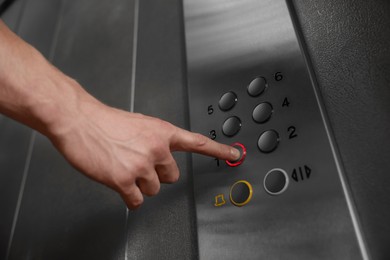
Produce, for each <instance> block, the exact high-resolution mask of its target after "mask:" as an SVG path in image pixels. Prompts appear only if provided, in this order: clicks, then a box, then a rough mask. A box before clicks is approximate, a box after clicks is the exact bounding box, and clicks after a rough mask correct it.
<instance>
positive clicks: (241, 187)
mask: <svg viewBox="0 0 390 260" xmlns="http://www.w3.org/2000/svg"><path fill="white" fill-rule="evenodd" d="M252 193H253V190H252V185H251V184H250V183H249V182H247V181H244V180H240V181H237V182H236V183H234V184H233V185H232V187H231V188H230V202H231V203H233V205H235V206H237V207H242V206H244V205H246V204H248V203H249V201H250V200H251V198H252Z"/></svg>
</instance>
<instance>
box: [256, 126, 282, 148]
mask: <svg viewBox="0 0 390 260" xmlns="http://www.w3.org/2000/svg"><path fill="white" fill-rule="evenodd" d="M278 144H279V135H278V133H277V132H276V131H275V130H267V131H265V132H264V133H262V134H261V135H260V137H259V140H257V147H258V148H259V149H260V151H262V152H263V153H270V152H272V151H273V150H275V149H276V147H278Z"/></svg>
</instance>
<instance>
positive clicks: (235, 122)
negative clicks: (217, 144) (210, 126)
mask: <svg viewBox="0 0 390 260" xmlns="http://www.w3.org/2000/svg"><path fill="white" fill-rule="evenodd" d="M240 129H241V120H240V119H239V118H238V117H236V116H231V117H229V118H228V119H226V120H225V122H223V125H222V133H223V134H224V135H226V136H228V137H231V136H234V135H235V134H237V133H238V131H240Z"/></svg>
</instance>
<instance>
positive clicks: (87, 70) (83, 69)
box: [10, 0, 134, 259]
mask: <svg viewBox="0 0 390 260" xmlns="http://www.w3.org/2000/svg"><path fill="white" fill-rule="evenodd" d="M32 2H33V1H32ZM48 2H50V1H48ZM62 4H63V6H62V7H61V6H60V5H58V8H59V9H60V10H61V14H59V15H57V16H55V15H53V13H52V11H48V12H47V13H46V12H44V11H40V12H39V13H40V14H41V16H47V17H54V18H55V19H56V21H55V23H56V25H55V26H54V27H53V26H52V24H51V23H50V25H49V26H51V27H50V28H56V29H55V35H54V36H52V37H47V38H48V39H50V40H51V42H50V44H49V45H48V46H50V48H51V49H52V52H51V53H52V55H50V54H49V56H51V57H52V58H53V60H52V62H53V63H54V64H55V65H56V66H58V67H59V68H60V69H61V70H63V71H64V72H65V73H67V74H68V75H70V76H71V77H74V78H75V79H76V80H78V81H79V82H80V83H81V84H82V85H83V86H84V87H85V88H86V89H87V90H88V91H89V92H91V93H92V94H93V95H95V96H96V97H97V98H99V99H101V100H102V101H104V102H105V103H108V104H109V105H112V106H116V107H120V108H123V109H128V108H129V105H130V83H131V73H130V72H131V60H132V29H133V15H132V14H133V8H134V1H125V0H115V1H96V0H82V1H62ZM44 6H46V4H45V5H44ZM47 6H52V5H51V4H50V3H47ZM37 19H38V21H37V24H40V22H41V21H42V20H44V19H45V18H44V17H40V18H37ZM26 26H27V25H26ZM31 30H32V31H34V30H37V31H39V30H38V29H36V28H34V29H31ZM26 31H28V32H31V31H30V29H28V28H26ZM38 38H39V39H41V38H40V36H39V34H37V39H38ZM38 43H39V40H38ZM39 44H42V46H43V45H44V44H43V43H39ZM45 46H46V45H45ZM49 53H50V52H49ZM125 226H126V207H125V204H124V203H123V201H122V199H121V198H120V197H119V195H118V194H117V193H116V192H114V191H112V190H110V189H108V188H107V187H104V186H103V185H100V184H98V183H95V182H92V181H91V180H89V179H87V178H86V177H84V176H83V175H81V174H80V173H78V172H77V171H76V170H75V169H73V168H72V167H71V166H70V165H69V164H68V163H67V162H66V161H65V159H64V158H63V157H62V156H61V155H60V154H59V153H58V152H57V151H56V150H55V148H54V147H53V146H52V144H51V143H50V142H49V141H48V140H47V139H46V138H45V137H43V136H41V135H39V134H38V135H37V136H36V140H35V145H34V150H33V154H32V158H31V164H30V169H29V173H28V178H27V182H26V188H25V191H24V196H23V201H22V205H21V209H20V214H19V218H18V223H17V226H16V230H15V236H14V240H13V243H12V247H11V252H10V259H30V258H31V259H117V258H122V257H123V255H124V246H125V239H126V236H125V235H126V229H125Z"/></svg>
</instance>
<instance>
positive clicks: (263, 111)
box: [252, 102, 273, 124]
mask: <svg viewBox="0 0 390 260" xmlns="http://www.w3.org/2000/svg"><path fill="white" fill-rule="evenodd" d="M272 112H273V109H272V105H271V104H270V103H268V102H264V103H261V104H258V105H257V106H256V107H255V109H254V110H253V113H252V118H253V120H254V121H255V122H257V123H260V124H261V123H265V122H267V121H268V120H269V119H270V117H271V115H272Z"/></svg>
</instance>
